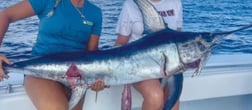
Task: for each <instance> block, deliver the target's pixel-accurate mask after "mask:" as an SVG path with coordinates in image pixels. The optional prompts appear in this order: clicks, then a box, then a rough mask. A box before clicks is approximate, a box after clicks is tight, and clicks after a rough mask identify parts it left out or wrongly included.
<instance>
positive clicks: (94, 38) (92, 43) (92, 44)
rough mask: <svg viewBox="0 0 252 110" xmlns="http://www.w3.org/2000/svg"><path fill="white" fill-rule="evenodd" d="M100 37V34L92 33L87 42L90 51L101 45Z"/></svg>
mask: <svg viewBox="0 0 252 110" xmlns="http://www.w3.org/2000/svg"><path fill="white" fill-rule="evenodd" d="M99 39H100V37H99V36H98V35H94V34H92V35H91V37H90V39H89V41H88V44H87V50H88V51H94V50H97V49H98V45H99Z"/></svg>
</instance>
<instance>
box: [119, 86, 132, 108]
mask: <svg viewBox="0 0 252 110" xmlns="http://www.w3.org/2000/svg"><path fill="white" fill-rule="evenodd" d="M131 97H132V96H131V85H130V84H126V85H124V89H123V93H122V99H121V110H131V104H132V101H131V100H132V98H131Z"/></svg>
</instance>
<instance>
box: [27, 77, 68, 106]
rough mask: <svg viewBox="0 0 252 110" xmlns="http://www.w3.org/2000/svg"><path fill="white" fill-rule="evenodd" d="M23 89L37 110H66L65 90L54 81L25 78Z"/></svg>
mask: <svg viewBox="0 0 252 110" xmlns="http://www.w3.org/2000/svg"><path fill="white" fill-rule="evenodd" d="M25 89H26V92H27V94H28V96H29V97H30V99H31V101H32V102H33V104H34V105H35V107H36V108H37V110H68V99H67V95H66V93H67V92H66V89H65V87H64V86H62V85H61V84H59V83H57V82H55V81H51V80H46V79H40V78H35V77H31V76H26V77H25Z"/></svg>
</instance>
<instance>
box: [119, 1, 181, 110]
mask: <svg viewBox="0 0 252 110" xmlns="http://www.w3.org/2000/svg"><path fill="white" fill-rule="evenodd" d="M149 2H150V3H151V4H152V5H153V6H154V7H155V8H156V10H157V11H158V13H159V14H160V15H161V16H162V17H163V19H164V21H165V23H166V24H167V26H168V27H169V28H171V29H173V30H178V31H180V30H181V29H182V23H183V18H182V15H183V13H182V12H183V11H182V10H183V9H182V3H181V1H180V0H149ZM116 31H117V33H118V38H117V40H116V42H115V44H114V46H120V45H124V44H126V43H128V42H131V41H134V40H137V39H139V38H141V37H142V36H143V32H144V25H143V18H142V14H141V12H140V10H139V8H138V6H137V5H136V4H135V2H134V1H133V0H126V1H125V3H124V5H123V8H122V11H121V13H120V17H119V20H118V25H117V28H116ZM134 87H135V88H136V90H138V91H139V92H140V93H141V94H142V96H143V98H144V101H143V104H142V110H161V109H162V108H163V106H164V96H165V93H164V92H163V89H162V87H161V85H160V81H159V80H158V79H150V80H145V81H142V82H138V83H135V84H134ZM178 103H179V102H178V101H177V103H176V105H175V106H174V107H173V109H172V110H178V108H179V104H178Z"/></svg>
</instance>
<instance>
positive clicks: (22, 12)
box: [0, 0, 34, 43]
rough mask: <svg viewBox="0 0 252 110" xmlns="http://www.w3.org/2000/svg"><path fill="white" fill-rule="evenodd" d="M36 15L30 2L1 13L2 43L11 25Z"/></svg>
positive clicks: (16, 5) (0, 38)
mask: <svg viewBox="0 0 252 110" xmlns="http://www.w3.org/2000/svg"><path fill="white" fill-rule="evenodd" d="M32 15H34V11H33V9H32V7H31V5H30V3H29V1H28V0H24V1H22V2H19V3H17V4H15V5H12V6H10V7H8V8H6V9H4V10H2V11H1V12H0V24H1V25H0V43H2V40H3V37H4V35H5V33H6V31H7V29H8V26H9V24H10V23H12V22H15V21H17V20H20V19H23V18H27V17H30V16H32Z"/></svg>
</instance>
